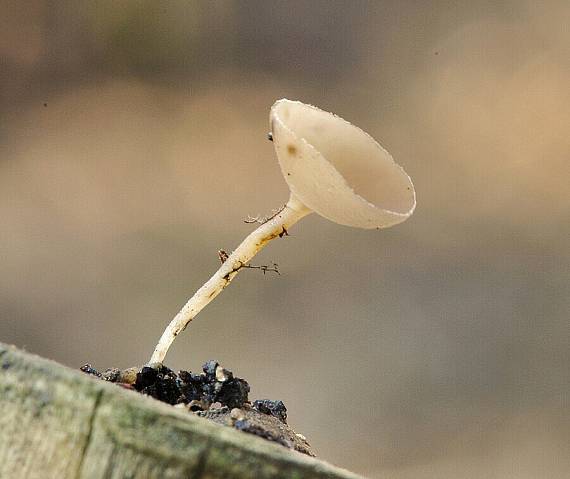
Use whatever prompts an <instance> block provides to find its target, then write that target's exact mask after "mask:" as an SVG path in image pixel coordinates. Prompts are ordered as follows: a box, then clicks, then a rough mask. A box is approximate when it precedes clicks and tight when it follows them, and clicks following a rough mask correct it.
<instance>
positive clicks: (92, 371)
mask: <svg viewBox="0 0 570 479" xmlns="http://www.w3.org/2000/svg"><path fill="white" fill-rule="evenodd" d="M79 369H80V371H83V372H84V373H85V374H89V375H91V376H95V377H98V378H100V377H101V373H100V372H99V371H97V370H96V369H95V368H94V367H93V366H91V364H84V365H83V366H81V367H80V368H79Z"/></svg>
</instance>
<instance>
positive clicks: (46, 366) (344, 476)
mask: <svg viewBox="0 0 570 479" xmlns="http://www.w3.org/2000/svg"><path fill="white" fill-rule="evenodd" d="M357 477H359V476H356V475H354V474H352V473H350V472H348V471H345V470H342V469H338V468H336V467H334V466H331V465H330V464H327V463H325V462H323V461H319V460H316V459H313V458H310V457H307V456H304V455H302V454H300V453H297V452H294V451H290V450H288V449H286V448H284V447H282V446H279V445H276V444H272V443H270V442H268V441H265V440H263V439H260V438H258V437H255V436H252V435H250V434H245V433H242V432H239V431H236V430H234V429H231V428H228V427H224V426H219V425H217V424H212V423H210V422H209V421H207V420H205V419H202V418H199V417H196V416H193V415H191V414H188V413H186V412H182V411H178V410H176V409H174V408H172V407H170V406H167V405H165V404H162V403H160V402H158V401H155V400H153V399H150V398H147V397H143V396H141V395H139V394H137V393H134V392H132V391H127V390H124V389H121V388H119V387H117V386H115V385H111V384H107V383H105V382H103V381H100V380H95V379H93V378H90V377H89V376H87V375H85V374H83V373H80V372H79V371H75V370H72V369H69V368H66V367H64V366H62V365H60V364H57V363H55V362H53V361H49V360H46V359H43V358H40V357H37V356H34V355H31V354H29V353H26V352H23V351H20V350H18V349H16V348H14V347H12V346H7V345H4V344H2V343H0V478H1V479H8V478H10V479H12V478H18V479H25V478H37V479H51V478H54V479H56V478H57V479H71V478H73V479H76V478H89V479H91V478H93V479H99V478H101V479H102V478H113V479H123V478H124V479H126V478H129V479H143V478H144V479H153V478H157V479H158V478H165V479H175V478H185V479H188V478H196V479H200V478H211V479H215V478H220V479H222V478H224V479H225V478H228V479H231V478H259V479H263V478H291V479H293V478H296V479H305V478H314V479H317V478H330V479H356V478H357Z"/></svg>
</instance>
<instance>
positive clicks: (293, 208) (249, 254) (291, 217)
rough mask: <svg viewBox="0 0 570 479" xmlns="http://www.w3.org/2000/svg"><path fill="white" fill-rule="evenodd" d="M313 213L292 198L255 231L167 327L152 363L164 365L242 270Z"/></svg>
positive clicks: (151, 359)
mask: <svg viewBox="0 0 570 479" xmlns="http://www.w3.org/2000/svg"><path fill="white" fill-rule="evenodd" d="M309 213H311V210H310V209H308V208H307V207H306V206H305V205H304V204H302V203H301V202H300V201H298V200H297V199H296V198H295V197H293V196H291V198H290V199H289V201H288V203H287V204H286V205H285V207H284V208H283V209H282V210H281V211H280V212H279V213H278V214H276V215H275V216H274V217H273V218H271V219H270V220H268V221H267V222H266V223H263V224H262V225H260V226H259V228H257V229H256V230H255V231H253V232H251V233H250V234H249V235H248V236H247V238H245V239H244V240H243V241H242V242H241V244H240V245H239V246H238V247H237V248H236V249H235V250H234V251H233V253H232V254H231V255H230V256H229V257H228V259H227V260H226V261H224V262H223V263H222V266H220V269H218V271H216V272H215V273H214V275H213V276H212V277H211V278H210V279H209V280H208V281H207V282H206V283H205V284H204V285H203V286H202V287H201V288H200V289H199V290H198V291H196V293H194V296H192V297H191V298H190V299H189V300H188V302H187V303H186V304H185V305H184V307H183V308H182V309H181V310H180V312H179V313H178V314H177V315H176V316H175V317H174V319H173V320H172V321H171V322H170V324H169V325H168V326H167V327H166V329H165V330H164V333H162V336H161V337H160V340H159V341H158V344H157V345H156V348H155V349H154V352H153V353H152V357H151V358H150V363H162V362H163V361H164V358H165V356H166V353H167V352H168V349H169V348H170V346H171V345H172V342H173V341H174V338H176V336H178V334H180V333H181V332H182V331H184V329H185V328H186V326H188V323H189V322H190V321H192V319H194V317H195V316H196V315H197V314H198V313H199V312H200V311H201V310H202V309H203V308H204V307H205V306H206V305H207V304H208V303H209V302H210V301H212V300H213V299H214V298H215V297H216V296H217V295H218V294H220V293H221V292H222V290H223V289H224V288H225V287H226V286H227V285H228V284H230V282H231V281H232V279H234V277H235V276H236V275H237V274H238V272H239V270H240V269H241V268H243V267H244V266H245V265H247V264H248V263H249V261H250V260H251V258H253V257H254V256H255V255H256V254H257V252H258V251H260V250H261V249H262V248H263V247H264V246H265V245H266V244H267V243H269V241H271V240H272V239H274V238H277V237H281V236H283V235H284V234H287V231H288V230H289V228H290V227H291V226H293V225H294V224H295V223H296V222H297V221H299V220H300V219H301V218H303V217H304V216H306V215H308V214H309Z"/></svg>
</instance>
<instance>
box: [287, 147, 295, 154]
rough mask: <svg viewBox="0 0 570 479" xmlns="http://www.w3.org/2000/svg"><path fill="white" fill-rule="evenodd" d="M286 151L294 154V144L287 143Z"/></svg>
mask: <svg viewBox="0 0 570 479" xmlns="http://www.w3.org/2000/svg"><path fill="white" fill-rule="evenodd" d="M287 153H289V154H290V155H292V156H294V155H296V154H297V148H296V147H295V146H294V145H287Z"/></svg>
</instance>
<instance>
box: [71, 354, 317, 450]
mask: <svg viewBox="0 0 570 479" xmlns="http://www.w3.org/2000/svg"><path fill="white" fill-rule="evenodd" d="M80 369H81V371H83V372H84V373H86V374H89V375H91V376H94V377H97V378H99V379H102V380H105V381H109V382H113V383H116V384H118V385H119V386H122V387H125V388H127V389H133V390H135V391H138V392H140V393H142V394H145V395H147V396H151V397H153V398H154V399H157V400H159V401H162V402H165V403H168V404H171V405H174V406H176V407H178V408H184V409H186V410H188V411H190V412H192V413H195V414H197V415H199V416H201V417H204V418H206V419H209V420H212V421H214V422H217V423H219V424H223V425H226V426H231V427H234V428H236V429H238V430H240V431H244V432H247V433H250V434H255V435H257V436H259V437H263V438H265V439H267V440H270V441H273V442H276V443H278V444H282V445H283V446H286V447H288V448H291V449H295V450H297V451H300V452H303V453H305V454H309V455H314V454H313V453H312V451H311V449H310V446H309V444H308V443H307V442H306V439H305V438H304V437H303V436H301V435H299V434H296V433H295V432H294V431H293V430H292V429H291V428H290V427H289V426H287V408H286V407H285V404H283V401H272V400H270V399H261V400H256V401H254V402H253V404H251V403H250V402H249V398H248V395H249V391H250V387H249V384H248V382H247V381H246V380H245V379H241V378H238V377H236V376H234V375H233V373H232V372H231V371H230V370H228V369H225V368H223V367H222V366H221V365H220V364H219V363H218V362H217V361H214V360H211V361H208V362H206V363H205V364H204V366H203V367H202V372H201V373H199V374H195V373H192V372H190V371H179V372H178V374H177V373H175V372H174V371H173V370H172V369H169V368H167V367H166V366H164V365H162V364H149V365H146V366H144V367H142V368H141V369H138V368H128V369H125V370H122V371H121V370H119V369H117V368H110V369H107V370H106V371H105V372H103V373H100V372H99V371H97V370H96V369H95V368H93V367H92V366H91V365H90V364H86V365H84V366H82V367H81V368H80Z"/></svg>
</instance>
